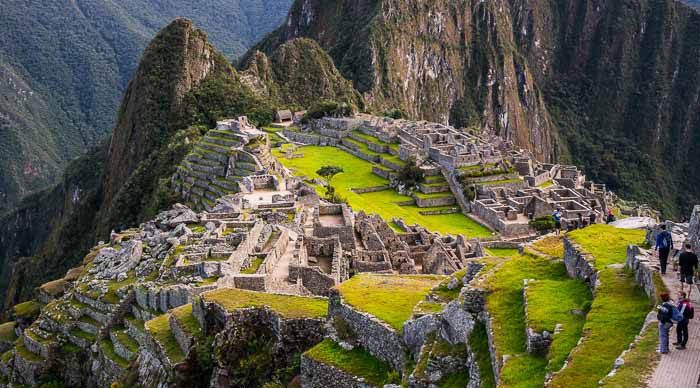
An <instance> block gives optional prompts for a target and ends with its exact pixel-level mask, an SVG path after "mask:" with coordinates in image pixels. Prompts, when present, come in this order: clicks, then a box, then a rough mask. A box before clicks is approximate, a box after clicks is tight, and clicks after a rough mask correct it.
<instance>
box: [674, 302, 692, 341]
mask: <svg viewBox="0 0 700 388" xmlns="http://www.w3.org/2000/svg"><path fill="white" fill-rule="evenodd" d="M676 308H677V309H678V314H679V318H680V317H682V319H681V320H680V321H678V325H676V342H674V343H673V344H674V345H676V349H678V350H685V346H686V345H687V344H688V324H689V323H690V320H691V319H693V318H695V309H694V308H693V305H692V304H690V301H689V300H688V296H687V295H686V293H685V291H680V292H679V293H678V306H677V307H676Z"/></svg>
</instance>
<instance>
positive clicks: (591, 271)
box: [564, 238, 598, 297]
mask: <svg viewBox="0 0 700 388" xmlns="http://www.w3.org/2000/svg"><path fill="white" fill-rule="evenodd" d="M564 265H566V272H567V273H568V274H569V276H570V277H572V278H574V279H581V280H583V281H585V282H586V283H588V287H589V288H590V289H591V293H592V294H593V296H594V297H595V289H596V288H597V287H598V283H597V282H598V271H596V270H595V261H594V258H593V256H591V255H590V254H589V253H587V252H586V251H585V250H584V249H583V248H581V247H580V246H579V245H578V244H576V243H575V242H573V241H571V240H569V239H568V238H564Z"/></svg>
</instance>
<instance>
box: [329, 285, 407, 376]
mask: <svg viewBox="0 0 700 388" xmlns="http://www.w3.org/2000/svg"><path fill="white" fill-rule="evenodd" d="M328 313H329V315H330V317H332V318H341V319H343V320H344V321H345V322H346V323H347V324H348V325H349V326H350V328H351V329H352V331H353V333H355V334H356V336H357V340H358V342H360V343H361V344H362V347H363V348H365V349H366V350H367V351H368V352H369V353H370V354H372V355H373V356H375V357H377V358H378V359H380V360H383V361H385V362H387V363H388V364H389V365H390V366H391V367H392V368H394V369H395V370H399V371H400V370H403V367H404V362H405V360H406V353H405V347H404V342H403V339H402V337H401V335H399V333H398V332H397V331H396V330H394V329H393V328H392V327H390V326H389V325H388V324H386V323H384V322H381V321H380V320H378V319H377V318H375V317H374V316H372V315H370V314H367V313H364V312H361V311H358V310H355V309H354V308H353V307H352V306H350V305H347V304H345V303H344V302H343V298H342V296H341V295H340V293H339V292H338V290H335V289H332V290H331V292H330V296H329V298H328Z"/></svg>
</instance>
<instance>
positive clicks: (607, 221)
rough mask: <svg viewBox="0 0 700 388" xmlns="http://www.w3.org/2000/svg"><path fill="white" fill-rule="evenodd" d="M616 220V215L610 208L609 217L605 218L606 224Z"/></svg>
mask: <svg viewBox="0 0 700 388" xmlns="http://www.w3.org/2000/svg"><path fill="white" fill-rule="evenodd" d="M613 222H615V215H614V214H613V211H612V210H608V217H607V218H606V219H605V223H606V224H612V223H613Z"/></svg>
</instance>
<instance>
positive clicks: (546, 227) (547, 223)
mask: <svg viewBox="0 0 700 388" xmlns="http://www.w3.org/2000/svg"><path fill="white" fill-rule="evenodd" d="M529 224H530V226H532V227H533V228H534V229H535V230H536V231H538V232H540V233H547V232H549V231H551V230H554V218H553V217H552V216H544V217H537V218H535V219H534V220H531V221H530V222H529Z"/></svg>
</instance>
